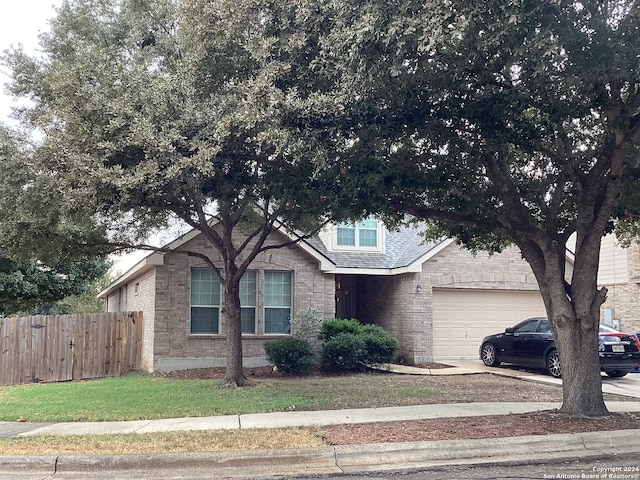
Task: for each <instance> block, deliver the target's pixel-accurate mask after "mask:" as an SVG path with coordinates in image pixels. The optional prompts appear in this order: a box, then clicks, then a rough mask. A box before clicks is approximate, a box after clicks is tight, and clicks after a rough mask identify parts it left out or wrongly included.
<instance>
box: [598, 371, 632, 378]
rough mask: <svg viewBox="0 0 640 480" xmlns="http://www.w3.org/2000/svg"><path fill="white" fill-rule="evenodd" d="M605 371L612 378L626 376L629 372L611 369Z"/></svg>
mask: <svg viewBox="0 0 640 480" xmlns="http://www.w3.org/2000/svg"><path fill="white" fill-rule="evenodd" d="M604 373H606V374H607V376H609V377H611V378H620V377H624V376H625V375H626V374H627V373H629V372H628V371H626V370H609V371H608V372H607V371H605V372H604Z"/></svg>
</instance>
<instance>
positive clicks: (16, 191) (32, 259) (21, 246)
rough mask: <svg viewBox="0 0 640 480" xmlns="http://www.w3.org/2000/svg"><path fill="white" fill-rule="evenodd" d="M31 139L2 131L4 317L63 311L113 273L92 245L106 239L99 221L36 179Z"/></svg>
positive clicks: (0, 283) (0, 286) (0, 303)
mask: <svg viewBox="0 0 640 480" xmlns="http://www.w3.org/2000/svg"><path fill="white" fill-rule="evenodd" d="M26 138H27V137H25V136H23V135H20V134H19V132H16V131H11V130H9V129H8V128H5V127H1V126H0V185H2V189H1V190H0V218H1V220H0V316H1V315H14V314H38V313H50V312H54V311H55V312H61V311H62V310H61V309H60V307H61V306H62V304H61V303H60V302H61V300H63V299H64V298H66V297H69V296H74V295H83V294H85V293H86V292H87V291H88V290H90V289H91V285H92V284H93V283H94V282H95V281H96V280H98V279H99V278H101V277H102V276H103V275H104V274H105V273H106V271H107V269H108V268H109V264H108V262H107V260H106V255H105V251H104V250H103V249H102V248H99V247H98V248H94V247H89V245H88V244H87V241H88V240H89V239H93V240H95V239H98V238H102V235H101V234H100V229H99V228H96V224H95V222H92V221H91V218H85V217H84V216H82V215H80V216H79V217H76V213H78V212H77V208H76V207H71V208H68V204H66V203H65V202H64V200H63V199H61V198H60V197H59V196H58V195H55V194H52V193H53V192H55V191H56V188H57V186H56V184H55V182H52V181H51V178H48V177H46V176H44V177H41V178H37V179H36V178H34V175H33V173H34V172H33V170H32V167H33V166H34V165H33V164H32V163H31V162H29V161H28V156H29V155H28V150H29V146H28V142H26ZM74 211H75V213H74ZM94 296H95V294H94ZM66 313H68V312H66Z"/></svg>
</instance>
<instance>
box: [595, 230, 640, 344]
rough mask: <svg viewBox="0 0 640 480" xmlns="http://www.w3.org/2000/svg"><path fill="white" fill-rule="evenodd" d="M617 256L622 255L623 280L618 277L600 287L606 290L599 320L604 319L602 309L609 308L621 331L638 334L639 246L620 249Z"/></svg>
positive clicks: (639, 308)
mask: <svg viewBox="0 0 640 480" xmlns="http://www.w3.org/2000/svg"><path fill="white" fill-rule="evenodd" d="M603 244H604V242H603ZM619 248H620V247H619ZM618 254H619V255H622V257H623V259H624V261H625V263H626V269H620V270H622V271H623V273H624V278H620V276H618V278H616V279H614V281H611V280H610V281H608V282H603V283H602V284H601V285H600V286H604V287H606V288H607V290H608V293H607V300H606V302H605V303H604V305H603V306H602V309H603V312H602V315H601V320H603V319H604V309H605V308H610V309H613V311H614V314H615V319H616V320H618V321H619V322H620V329H621V330H623V331H627V332H640V245H638V244H637V243H636V244H633V245H631V246H630V247H629V248H624V249H622V248H620V250H619V252H618ZM603 257H604V256H603ZM607 280H609V279H608V278H607Z"/></svg>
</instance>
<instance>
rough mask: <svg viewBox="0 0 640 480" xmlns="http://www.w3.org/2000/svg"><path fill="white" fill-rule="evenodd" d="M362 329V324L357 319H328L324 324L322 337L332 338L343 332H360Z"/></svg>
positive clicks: (325, 338) (324, 338) (323, 338)
mask: <svg viewBox="0 0 640 480" xmlns="http://www.w3.org/2000/svg"><path fill="white" fill-rule="evenodd" d="M361 329H362V325H360V323H358V320H356V319H353V318H352V319H349V320H345V319H342V318H335V319H333V320H327V321H326V322H324V323H323V324H322V331H321V332H320V338H321V339H322V340H331V339H332V338H334V337H336V336H338V335H340V334H341V333H353V334H358V333H360V331H361Z"/></svg>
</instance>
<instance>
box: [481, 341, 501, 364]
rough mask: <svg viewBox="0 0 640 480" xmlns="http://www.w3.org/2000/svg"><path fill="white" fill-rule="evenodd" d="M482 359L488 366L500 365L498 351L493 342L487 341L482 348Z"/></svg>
mask: <svg viewBox="0 0 640 480" xmlns="http://www.w3.org/2000/svg"><path fill="white" fill-rule="evenodd" d="M481 357H482V361H483V362H484V364H485V365H486V366H487V367H497V366H498V365H500V360H498V352H497V350H496V347H495V345H494V344H493V343H485V344H484V345H482V349H481Z"/></svg>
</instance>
